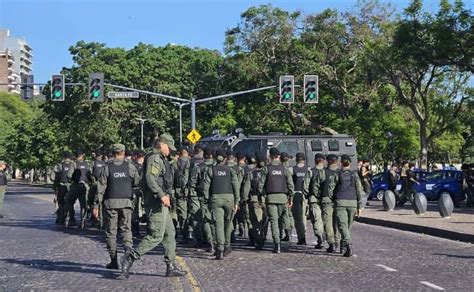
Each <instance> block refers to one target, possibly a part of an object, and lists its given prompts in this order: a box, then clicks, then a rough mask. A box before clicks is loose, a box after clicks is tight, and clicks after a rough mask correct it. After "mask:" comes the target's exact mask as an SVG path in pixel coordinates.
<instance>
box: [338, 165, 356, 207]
mask: <svg viewBox="0 0 474 292" xmlns="http://www.w3.org/2000/svg"><path fill="white" fill-rule="evenodd" d="M354 175H355V174H354V173H353V172H352V171H350V170H343V171H340V172H339V173H338V176H339V182H338V184H337V187H336V194H335V198H336V200H357V192H356V182H355V179H354Z"/></svg>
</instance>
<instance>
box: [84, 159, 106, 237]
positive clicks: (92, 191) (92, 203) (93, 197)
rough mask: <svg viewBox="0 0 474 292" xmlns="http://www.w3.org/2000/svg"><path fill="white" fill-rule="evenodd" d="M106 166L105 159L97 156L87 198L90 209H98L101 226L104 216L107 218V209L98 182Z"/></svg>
mask: <svg viewBox="0 0 474 292" xmlns="http://www.w3.org/2000/svg"><path fill="white" fill-rule="evenodd" d="M104 166H105V161H103V160H102V159H101V157H100V156H98V157H96V158H95V160H94V162H93V163H92V171H91V172H92V173H91V174H92V175H91V181H90V188H89V194H88V199H87V204H88V205H89V208H90V209H89V211H91V210H93V209H97V210H98V217H97V218H95V219H96V220H97V223H98V224H99V227H101V228H102V227H103V223H104V218H105V209H104V208H103V204H102V203H103V198H102V197H101V195H99V192H98V184H99V180H100V177H101V175H102V170H103V168H104Z"/></svg>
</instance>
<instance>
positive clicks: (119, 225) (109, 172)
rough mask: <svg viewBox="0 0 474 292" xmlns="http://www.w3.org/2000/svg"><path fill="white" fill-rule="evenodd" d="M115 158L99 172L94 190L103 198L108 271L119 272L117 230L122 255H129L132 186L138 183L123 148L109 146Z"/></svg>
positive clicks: (131, 243)
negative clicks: (115, 270)
mask: <svg viewBox="0 0 474 292" xmlns="http://www.w3.org/2000/svg"><path fill="white" fill-rule="evenodd" d="M112 152H113V154H114V158H113V159H112V160H110V161H108V162H107V164H106V165H105V166H104V167H103V170H102V171H101V174H100V178H99V183H98V186H97V191H98V193H99V194H100V197H102V198H104V208H105V214H106V216H105V226H106V227H105V238H106V242H107V251H108V252H109V255H110V263H109V264H107V265H106V268H107V269H118V268H119V266H118V260H117V229H120V232H121V236H122V238H123V245H124V248H125V252H127V251H128V252H130V250H131V249H132V246H133V241H132V231H131V229H132V226H131V225H132V213H133V201H132V198H133V187H134V186H137V185H138V184H139V182H140V176H139V174H138V171H137V169H136V168H135V166H134V165H133V163H132V162H131V161H128V160H126V157H125V146H124V145H122V144H115V145H113V146H112Z"/></svg>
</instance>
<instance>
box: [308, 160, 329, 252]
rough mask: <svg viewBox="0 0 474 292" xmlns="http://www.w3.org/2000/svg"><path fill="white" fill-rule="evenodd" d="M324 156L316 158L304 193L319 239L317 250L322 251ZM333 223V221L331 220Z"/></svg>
mask: <svg viewBox="0 0 474 292" xmlns="http://www.w3.org/2000/svg"><path fill="white" fill-rule="evenodd" d="M324 160H325V159H324V155H322V154H319V153H318V154H316V155H315V156H314V163H315V167H313V168H311V169H310V170H309V171H308V172H307V173H306V175H305V177H304V183H303V193H304V195H305V197H306V198H307V199H308V203H309V218H310V220H311V225H313V232H314V236H316V238H317V244H316V246H315V248H317V249H321V248H323V244H324V236H323V235H324V225H323V218H322V214H321V200H322V190H321V186H322V182H323V181H324V177H325V176H324ZM331 222H332V220H331Z"/></svg>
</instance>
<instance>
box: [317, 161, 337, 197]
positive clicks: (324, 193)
mask: <svg viewBox="0 0 474 292" xmlns="http://www.w3.org/2000/svg"><path fill="white" fill-rule="evenodd" d="M337 172H338V171H337V170H333V169H330V168H326V169H324V176H325V179H324V182H323V191H322V193H321V197H329V184H330V183H331V181H332V179H333V177H334V176H335V175H336V174H337Z"/></svg>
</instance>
